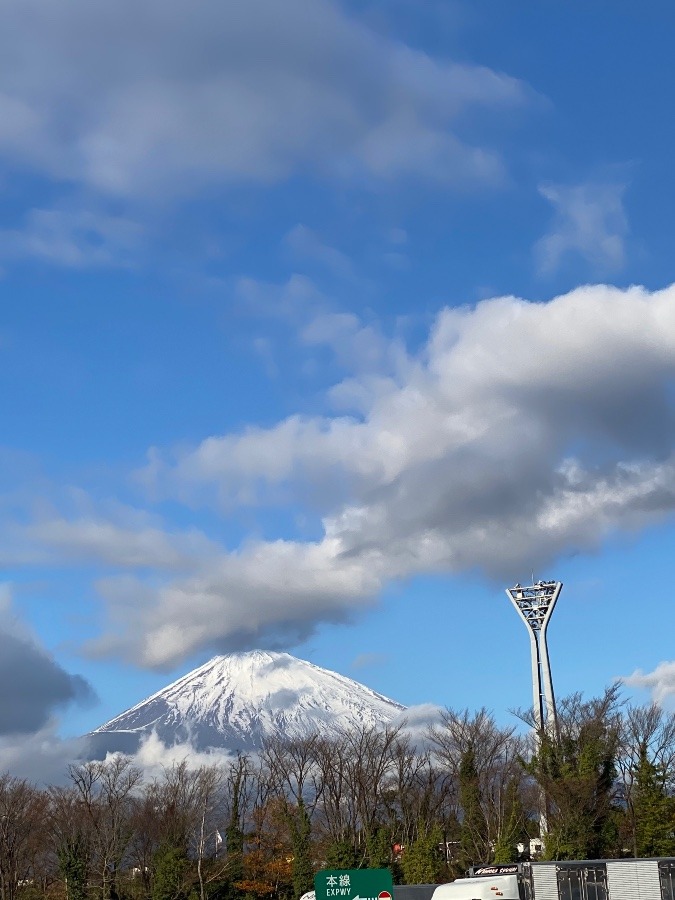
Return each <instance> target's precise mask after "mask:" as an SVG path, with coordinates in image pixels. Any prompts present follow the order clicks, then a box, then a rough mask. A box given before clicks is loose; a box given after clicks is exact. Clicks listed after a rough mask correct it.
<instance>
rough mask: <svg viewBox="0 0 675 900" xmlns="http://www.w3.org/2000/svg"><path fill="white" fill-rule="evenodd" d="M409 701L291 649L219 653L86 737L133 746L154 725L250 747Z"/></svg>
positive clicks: (106, 748)
mask: <svg viewBox="0 0 675 900" xmlns="http://www.w3.org/2000/svg"><path fill="white" fill-rule="evenodd" d="M405 710H406V707H404V706H402V705H401V704H400V703H396V702H395V701H394V700H390V699H388V698H387V697H383V696H382V695H381V694H377V693H376V692H375V691H371V690H370V688H367V687H365V686H364V685H362V684H359V682H357V681H353V680H352V679H351V678H345V677H344V676H343V675H338V674H337V673H336V672H331V671H329V670H328V669H322V668H320V667H319V666H315V665H314V664H313V663H310V662H305V661H304V660H301V659H297V658H296V657H294V656H290V655H289V654H288V653H268V652H264V651H262V650H253V651H251V652H247V653H233V654H230V655H228V656H216V657H215V658H214V659H212V660H211V661H210V662H208V663H206V664H205V665H203V666H201V667H200V668H198V669H195V670H194V671H192V672H189V673H188V674H187V675H184V676H183V677H182V678H179V679H178V681H175V682H173V684H170V685H169V686H168V687H166V688H164V689H163V690H161V691H158V692H157V693H156V694H153V695H152V696H151V697H148V698H147V700H143V701H142V702H141V703H138V704H137V705H136V706H133V707H132V708H131V709H128V710H127V711H126V712H123V713H122V714H121V715H119V716H116V717H115V718H114V719H111V720H110V721H109V722H106V723H105V725H101V726H100V727H99V728H97V729H96V730H95V731H93V732H91V733H90V734H89V735H88V736H87V737H88V742H89V752H90V754H91V755H92V756H95V757H97V758H102V757H103V756H105V754H106V753H108V752H115V751H121V752H123V753H135V752H136V750H137V749H138V748H139V746H140V744H141V743H142V741H143V740H144V738H146V737H149V736H150V735H151V734H152V733H153V732H154V734H155V735H156V736H157V737H158V738H159V739H160V740H161V741H162V743H163V744H164V745H165V746H167V747H170V746H174V745H176V744H183V743H185V744H189V745H190V746H191V747H192V748H194V749H195V750H207V749H211V748H217V749H220V750H227V751H231V752H236V751H238V750H242V751H251V750H255V749H258V748H260V747H261V746H262V744H263V742H264V741H265V740H266V739H269V738H272V737H279V736H282V737H306V736H308V735H310V734H315V733H319V734H326V733H330V732H332V731H334V730H335V729H336V727H338V726H342V727H344V726H349V725H350V724H357V723H358V724H360V725H374V726H378V725H385V724H387V723H389V722H392V721H393V720H395V719H397V718H399V717H402V714H403V713H404V712H405Z"/></svg>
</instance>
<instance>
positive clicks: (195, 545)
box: [0, 0, 675, 766]
mask: <svg viewBox="0 0 675 900" xmlns="http://www.w3.org/2000/svg"><path fill="white" fill-rule="evenodd" d="M674 19H675V12H674V11H673V9H672V7H671V6H670V5H668V4H659V3H656V4H651V5H649V6H648V7H642V8H639V9H638V8H636V7H635V6H634V5H633V4H628V3H613V4H611V5H610V4H607V3H601V2H598V3H595V4H588V3H581V2H562V0H560V2H558V0H547V2H544V3H542V2H538V3H520V4H505V3H495V2H492V3H488V2H481V0H472V2H470V3H469V2H457V3H455V2H451V0H448V2H434V0H415V2H412V0H388V2H386V3H385V2H377V0H374V2H353V3H337V2H332V0H311V2H310V0H287V2H285V3H284V4H278V3H276V2H274V0H246V2H243V0H242V2H238V0H237V2H235V0H228V2H211V0H208V2H206V3H205V4H203V5H202V6H201V7H200V9H199V10H198V11H196V10H195V8H194V5H191V4H188V3H186V2H184V0H168V2H167V0H163V2H162V3H160V2H158V0H135V2H134V3H131V2H127V0H123V2H120V3H117V4H115V5H114V7H113V6H110V7H102V6H99V5H94V4H91V3H89V2H86V0H66V2H64V3H61V4H59V5H58V7H55V6H54V5H53V4H50V3H47V2H46V0H28V2H26V0H21V2H19V0H9V2H8V3H5V4H4V5H3V9H2V11H1V12H0V197H1V200H2V202H1V203H0V270H1V274H2V277H1V279H0V308H1V311H2V315H1V318H0V360H1V362H2V365H1V366H0V373H1V374H0V379H1V381H0V422H2V424H3V431H2V441H1V443H0V458H1V459H2V463H3V465H2V467H0V473H1V474H0V489H1V492H2V493H1V497H2V500H1V503H0V531H1V532H2V544H1V545H0V546H2V548H3V549H2V553H1V555H2V561H3V576H2V582H3V583H2V590H1V592H0V605H1V608H2V616H3V620H2V621H3V626H2V631H1V632H0V639H1V640H2V641H3V642H4V646H5V648H6V652H5V654H4V658H5V659H6V660H9V659H11V660H12V661H13V662H12V666H13V667H14V668H13V669H12V673H13V674H11V675H6V676H4V677H3V679H2V687H0V691H1V692H2V693H4V695H5V696H4V699H0V763H2V764H3V765H9V766H11V765H12V764H13V760H16V758H17V752H18V751H17V748H20V747H22V746H24V747H26V746H28V745H29V744H30V745H31V746H33V747H35V746H38V745H39V746H43V745H44V743H45V741H46V740H47V738H48V737H49V736H50V735H51V736H52V738H53V737H54V736H55V735H57V736H61V737H63V738H65V739H67V738H69V737H72V736H75V735H77V734H80V733H82V732H83V731H85V730H87V729H89V728H92V727H95V726H96V725H97V724H100V723H101V722H103V721H105V720H107V719H108V718H111V717H112V716H113V715H115V714H117V713H119V712H120V711H122V710H123V709H125V708H126V707H128V706H130V705H131V704H133V703H134V702H137V701H138V700H140V699H142V698H143V697H144V696H146V695H147V694H148V693H150V692H152V691H153V690H156V689H158V688H160V687H161V686H163V685H164V684H166V683H168V682H169V681H170V680H172V679H173V678H175V677H178V676H179V675H180V674H183V673H184V672H186V671H188V670H189V669H190V668H191V667H193V666H195V665H198V664H200V663H201V662H203V661H204V660H206V659H207V658H209V656H211V655H213V654H214V653H217V652H228V651H231V650H236V649H251V648H254V647H257V646H262V647H271V648H275V649H284V650H288V651H290V652H292V653H295V654H297V655H298V656H301V657H304V658H308V659H311V660H312V661H313V662H316V663H317V664H319V665H322V666H326V667H328V668H333V669H336V670H338V671H340V672H342V673H344V674H347V675H351V676H352V677H355V678H358V679H359V680H362V681H364V682H365V683H366V684H368V685H369V686H371V687H373V688H375V689H377V690H380V691H381V692H383V693H385V694H388V695H390V696H392V697H393V698H395V699H397V700H399V701H401V702H403V703H406V704H411V705H415V704H423V703H435V704H440V705H451V706H455V707H465V706H469V707H479V706H483V705H485V706H487V707H489V708H491V709H493V710H494V711H495V713H496V714H497V716H498V717H499V718H500V719H503V720H506V719H508V716H509V713H508V710H509V709H510V708H513V707H517V706H522V705H525V704H526V703H527V702H528V699H529V696H530V688H529V683H528V678H529V659H528V642H527V635H526V634H525V631H524V629H523V626H522V624H521V623H520V622H519V621H518V620H517V617H516V616H515V614H514V612H513V609H512V608H511V606H510V604H509V603H508V600H507V598H506V596H505V594H504V588H505V587H507V586H508V585H510V584H512V583H513V582H515V581H516V580H520V581H524V580H526V579H527V578H528V577H529V575H530V573H531V572H534V573H535V576H536V577H545V578H549V577H550V578H557V579H561V580H563V581H564V582H565V588H564V590H563V594H562V597H561V601H560V603H559V606H558V608H557V610H556V613H555V618H554V620H553V623H552V626H551V634H550V643H551V653H552V665H553V672H554V677H555V680H556V687H557V691H558V693H561V694H565V693H569V692H571V691H575V690H582V691H584V692H586V693H594V692H597V691H600V690H602V688H603V687H604V686H605V685H607V684H608V683H610V682H611V681H612V680H613V679H614V678H616V677H619V676H631V675H632V676H633V677H632V678H631V679H630V681H629V683H628V684H627V685H626V692H627V695H628V696H633V697H635V698H636V699H638V700H645V699H648V698H649V697H650V696H653V697H654V698H655V699H657V700H658V701H659V702H663V703H666V704H669V703H671V702H672V693H673V692H674V691H675V662H671V660H672V659H673V657H674V656H675V653H674V651H673V647H672V640H671V637H670V635H671V628H670V625H671V623H672V612H671V605H672V600H671V592H670V589H669V587H668V579H669V578H670V560H671V557H672V551H671V547H672V545H673V538H674V537H675V524H674V520H673V511H674V509H675V409H674V406H673V396H674V395H673V383H674V381H673V379H674V376H675V289H674V288H670V287H669V285H670V284H671V283H672V282H673V281H674V280H675V273H674V271H673V257H672V247H673V244H674V240H675V226H674V225H673V221H672V218H673V217H672V212H671V210H672V208H673V199H674V197H675V172H674V171H673V167H672V152H671V148H672V146H673V142H674V139H675V133H674V132H675V122H674V120H673V117H672V115H670V110H671V109H672V108H673V105H674V103H675V96H674V94H675V78H673V74H672V62H671V58H672V52H671V46H670V43H671V42H670V35H671V34H672V26H673V24H675V23H674V21H673V20H674ZM24 672H31V673H32V676H31V679H29V681H30V687H29V688H28V689H27V690H26V692H25V697H24V698H23V700H22V702H23V704H24V706H25V708H26V709H30V711H31V715H27V716H24V717H23V718H21V717H19V718H18V719H17V718H16V717H15V716H14V717H13V716H12V715H11V714H10V712H9V710H11V707H12V705H16V701H15V698H16V693H15V689H14V687H13V685H12V683H11V682H12V681H17V682H22V683H23V681H24ZM636 672H637V673H638V674H634V673H636ZM3 710H4V712H3ZM3 716H4V717H5V721H4V724H3V721H2V718H3ZM3 747H4V748H5V749H4V751H3ZM3 753H4V755H3ZM36 765H38V764H36Z"/></svg>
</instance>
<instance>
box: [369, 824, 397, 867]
mask: <svg viewBox="0 0 675 900" xmlns="http://www.w3.org/2000/svg"><path fill="white" fill-rule="evenodd" d="M366 857H367V860H368V866H369V868H371V869H386V868H388V867H389V866H390V865H391V837H390V835H389V830H388V829H387V828H385V827H384V826H382V825H376V826H375V828H374V829H373V831H372V832H371V833H370V834H369V835H368V837H367V838H366Z"/></svg>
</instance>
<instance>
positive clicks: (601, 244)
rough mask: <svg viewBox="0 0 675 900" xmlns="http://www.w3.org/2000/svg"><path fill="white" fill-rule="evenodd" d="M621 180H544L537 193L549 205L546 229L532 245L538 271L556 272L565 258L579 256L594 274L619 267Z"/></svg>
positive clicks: (623, 230) (623, 219) (622, 252)
mask: <svg viewBox="0 0 675 900" xmlns="http://www.w3.org/2000/svg"><path fill="white" fill-rule="evenodd" d="M625 190H626V185H625V184H607V183H597V182H588V183H585V184H578V185H575V186H571V187H570V186H564V185H559V184H544V185H541V186H540V187H539V193H540V194H541V195H542V197H544V198H545V199H546V200H548V201H549V203H550V204H551V205H552V206H553V209H554V216H553V221H552V223H551V227H550V229H549V231H548V232H547V233H546V234H545V235H544V236H543V237H542V238H541V239H540V240H539V241H537V243H536V245H535V259H536V262H537V267H538V269H539V272H540V274H542V275H550V274H552V273H554V272H556V271H557V270H558V269H559V268H560V267H561V266H562V265H563V264H564V263H565V262H566V261H567V260H568V258H570V257H571V258H574V257H576V258H581V259H583V260H585V262H586V263H588V265H589V267H590V269H591V271H592V272H593V273H594V274H595V275H604V274H611V273H613V272H616V271H618V270H620V269H621V268H622V267H623V265H624V262H625V257H626V237H627V235H628V218H627V216H626V211H625V208H624V203H623V195H624V192H625Z"/></svg>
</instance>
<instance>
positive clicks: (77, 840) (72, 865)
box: [57, 835, 89, 900]
mask: <svg viewBox="0 0 675 900" xmlns="http://www.w3.org/2000/svg"><path fill="white" fill-rule="evenodd" d="M57 856H58V861H59V872H60V873H61V876H62V877H63V879H64V880H65V882H66V897H67V900H86V898H87V876H88V868H89V860H88V856H89V854H88V848H87V843H86V841H85V839H84V838H83V837H82V836H81V835H77V836H76V837H74V838H73V839H72V840H68V841H66V842H65V843H64V844H62V845H61V846H60V847H59V848H58V850H57Z"/></svg>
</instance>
